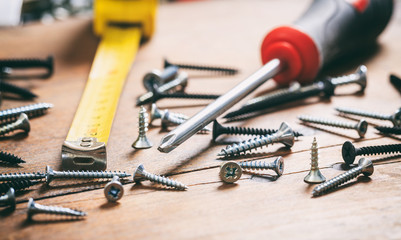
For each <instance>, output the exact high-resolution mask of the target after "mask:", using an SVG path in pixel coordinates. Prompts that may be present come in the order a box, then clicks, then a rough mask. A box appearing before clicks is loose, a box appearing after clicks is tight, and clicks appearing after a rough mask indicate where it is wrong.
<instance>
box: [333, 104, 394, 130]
mask: <svg viewBox="0 0 401 240" xmlns="http://www.w3.org/2000/svg"><path fill="white" fill-rule="evenodd" d="M335 109H336V110H337V111H339V112H340V113H346V114H352V115H357V116H362V117H368V118H374V119H380V120H388V121H391V122H392V123H393V124H394V126H401V108H399V109H397V110H396V111H395V113H394V114H381V113H376V112H368V111H364V110H359V109H354V108H344V107H337V108H335Z"/></svg>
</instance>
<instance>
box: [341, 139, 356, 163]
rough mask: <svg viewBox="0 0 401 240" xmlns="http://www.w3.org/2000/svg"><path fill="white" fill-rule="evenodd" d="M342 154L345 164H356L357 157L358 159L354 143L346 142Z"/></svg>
mask: <svg viewBox="0 0 401 240" xmlns="http://www.w3.org/2000/svg"><path fill="white" fill-rule="evenodd" d="M341 153H342V155H343V159H344V162H345V163H346V164H347V165H350V164H352V163H354V161H355V157H356V149H355V146H354V144H352V142H350V141H346V142H345V143H344V144H343V148H342V150H341Z"/></svg>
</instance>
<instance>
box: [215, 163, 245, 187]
mask: <svg viewBox="0 0 401 240" xmlns="http://www.w3.org/2000/svg"><path fill="white" fill-rule="evenodd" d="M219 175H220V179H221V180H222V181H223V182H225V183H234V182H236V181H238V179H240V178H241V176H242V168H241V166H240V165H239V164H238V163H236V162H234V161H229V162H225V163H223V164H222V165H221V166H220V174H219Z"/></svg>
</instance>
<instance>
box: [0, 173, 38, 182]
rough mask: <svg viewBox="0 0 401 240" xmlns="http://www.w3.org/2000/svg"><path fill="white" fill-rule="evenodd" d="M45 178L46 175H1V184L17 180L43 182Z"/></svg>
mask: <svg viewBox="0 0 401 240" xmlns="http://www.w3.org/2000/svg"><path fill="white" fill-rule="evenodd" d="M44 178H45V174H44V173H40V172H37V173H5V174H0V182H5V181H16V180H41V179H44Z"/></svg>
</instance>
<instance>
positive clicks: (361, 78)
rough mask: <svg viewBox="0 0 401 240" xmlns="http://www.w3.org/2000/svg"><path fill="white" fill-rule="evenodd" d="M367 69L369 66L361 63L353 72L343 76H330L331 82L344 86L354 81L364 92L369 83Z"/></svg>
mask: <svg viewBox="0 0 401 240" xmlns="http://www.w3.org/2000/svg"><path fill="white" fill-rule="evenodd" d="M367 71H368V68H367V67H366V66H365V65H361V66H359V67H358V68H357V69H356V71H355V73H353V74H350V75H346V76H342V77H334V78H329V80H330V81H331V83H333V85H334V86H342V85H348V84H352V83H355V84H358V85H359V86H360V87H361V89H360V92H362V91H364V90H365V88H366V84H367V77H366V73H367Z"/></svg>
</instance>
